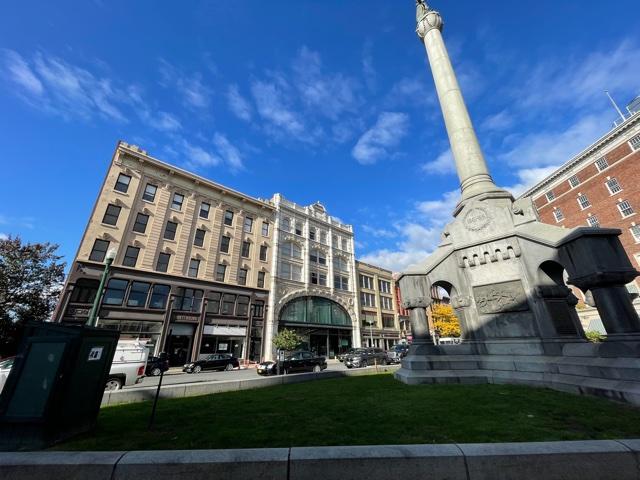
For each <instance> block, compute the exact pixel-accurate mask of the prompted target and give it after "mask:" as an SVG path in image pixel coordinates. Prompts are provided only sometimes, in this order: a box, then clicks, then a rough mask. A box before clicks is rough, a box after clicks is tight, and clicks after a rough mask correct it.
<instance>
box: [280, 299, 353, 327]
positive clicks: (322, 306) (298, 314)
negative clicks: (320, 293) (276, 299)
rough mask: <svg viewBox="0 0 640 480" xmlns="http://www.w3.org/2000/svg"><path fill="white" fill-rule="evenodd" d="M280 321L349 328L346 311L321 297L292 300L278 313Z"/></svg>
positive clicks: (349, 322)
mask: <svg viewBox="0 0 640 480" xmlns="http://www.w3.org/2000/svg"><path fill="white" fill-rule="evenodd" d="M280 321H281V322H285V323H312V324H322V325H342V326H351V319H350V318H349V314H348V313H347V311H346V310H345V309H344V308H343V307H342V306H341V305H340V304H338V303H336V302H334V301H333V300H329V299H328V298H322V297H303V298H297V299H295V300H292V301H291V302H289V303H287V304H286V305H285V306H284V307H283V309H282V311H281V312H280Z"/></svg>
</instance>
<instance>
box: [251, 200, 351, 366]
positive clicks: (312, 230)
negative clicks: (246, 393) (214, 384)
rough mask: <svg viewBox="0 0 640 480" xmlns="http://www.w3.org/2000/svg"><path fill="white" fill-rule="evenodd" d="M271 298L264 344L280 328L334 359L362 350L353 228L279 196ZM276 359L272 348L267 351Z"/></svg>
mask: <svg viewBox="0 0 640 480" xmlns="http://www.w3.org/2000/svg"><path fill="white" fill-rule="evenodd" d="M269 203H270V205H271V206H272V207H273V208H274V209H275V228H274V237H273V251H274V255H273V256H272V259H271V271H272V272H274V275H273V278H272V282H271V296H270V297H269V307H268V309H267V320H266V329H265V344H266V345H271V344H272V339H273V336H274V335H276V334H277V332H278V331H279V330H280V329H282V328H287V329H291V330H294V331H296V332H297V333H298V334H299V335H300V336H301V337H302V339H303V347H304V348H308V349H310V350H312V351H314V352H316V353H317V354H319V355H324V356H326V357H327V358H333V357H335V356H336V355H338V354H339V353H341V352H343V351H346V350H348V349H349V348H351V347H358V346H360V341H361V340H360V316H359V312H358V298H357V289H356V270H355V269H356V266H355V265H356V262H355V257H354V241H353V228H352V226H351V225H345V224H343V223H341V222H340V221H338V220H337V219H335V218H333V217H331V216H330V215H328V213H327V211H326V209H325V207H324V206H323V205H322V204H321V203H319V202H317V203H314V204H313V205H309V206H301V205H298V204H296V203H294V202H291V201H289V200H287V199H285V198H284V197H283V196H282V195H280V194H276V195H274V196H273V198H272V199H271V200H270V201H269ZM264 353H265V357H266V358H267V359H272V358H273V356H274V354H275V351H274V350H273V348H266V349H265V352H264Z"/></svg>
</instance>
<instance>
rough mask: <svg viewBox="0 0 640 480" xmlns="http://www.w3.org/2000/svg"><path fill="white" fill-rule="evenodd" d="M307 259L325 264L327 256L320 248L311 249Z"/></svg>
mask: <svg viewBox="0 0 640 480" xmlns="http://www.w3.org/2000/svg"><path fill="white" fill-rule="evenodd" d="M309 261H311V262H313V263H317V264H320V265H326V264H327V257H326V255H325V254H324V252H322V251H321V250H316V249H313V250H311V252H310V253H309Z"/></svg>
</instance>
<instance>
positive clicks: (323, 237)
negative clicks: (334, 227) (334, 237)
mask: <svg viewBox="0 0 640 480" xmlns="http://www.w3.org/2000/svg"><path fill="white" fill-rule="evenodd" d="M320 243H323V244H325V245H326V244H327V232H325V231H323V230H321V231H320Z"/></svg>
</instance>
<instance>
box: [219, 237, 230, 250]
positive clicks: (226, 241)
mask: <svg viewBox="0 0 640 480" xmlns="http://www.w3.org/2000/svg"><path fill="white" fill-rule="evenodd" d="M230 244H231V237H228V236H226V235H223V236H222V238H221V239H220V251H221V252H223V253H229V245H230Z"/></svg>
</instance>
